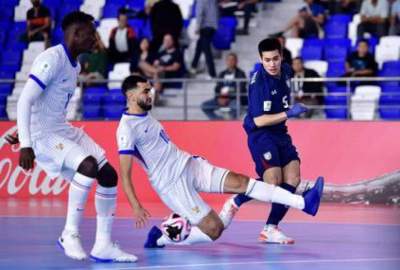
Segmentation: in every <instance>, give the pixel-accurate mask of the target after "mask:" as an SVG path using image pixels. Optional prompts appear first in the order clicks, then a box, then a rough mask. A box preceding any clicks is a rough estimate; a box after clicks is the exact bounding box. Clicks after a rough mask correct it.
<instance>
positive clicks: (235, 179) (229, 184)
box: [224, 172, 249, 193]
mask: <svg viewBox="0 0 400 270" xmlns="http://www.w3.org/2000/svg"><path fill="white" fill-rule="evenodd" d="M248 184H249V178H248V177H247V176H244V175H242V174H238V173H235V172H229V174H228V177H227V180H226V181H225V188H224V190H225V191H226V192H233V193H244V192H246V190H247V186H248Z"/></svg>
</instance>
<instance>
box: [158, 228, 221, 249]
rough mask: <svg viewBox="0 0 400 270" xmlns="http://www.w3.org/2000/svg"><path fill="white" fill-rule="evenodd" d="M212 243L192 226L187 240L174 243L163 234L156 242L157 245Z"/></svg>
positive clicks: (205, 235)
mask: <svg viewBox="0 0 400 270" xmlns="http://www.w3.org/2000/svg"><path fill="white" fill-rule="evenodd" d="M212 241H213V240H212V239H211V238H210V237H209V236H208V235H207V234H205V233H203V232H202V231H201V230H200V229H199V227H197V226H193V227H192V230H191V231H190V234H189V236H188V238H186V239H185V240H184V241H182V242H174V241H172V240H171V239H169V238H168V237H167V236H165V235H164V234H163V235H162V236H161V237H160V238H159V239H158V240H157V245H191V244H195V243H209V242H212Z"/></svg>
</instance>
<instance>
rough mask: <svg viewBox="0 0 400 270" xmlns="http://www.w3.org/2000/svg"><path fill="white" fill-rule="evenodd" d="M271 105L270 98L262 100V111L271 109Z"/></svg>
mask: <svg viewBox="0 0 400 270" xmlns="http://www.w3.org/2000/svg"><path fill="white" fill-rule="evenodd" d="M271 105H272V102H271V100H267V101H264V112H269V111H270V110H271Z"/></svg>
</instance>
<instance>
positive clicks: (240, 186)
mask: <svg viewBox="0 0 400 270" xmlns="http://www.w3.org/2000/svg"><path fill="white" fill-rule="evenodd" d="M323 187H324V179H323V177H319V178H318V179H317V181H316V183H315V185H314V187H313V188H311V189H310V190H308V191H307V192H306V193H305V194H303V196H300V195H296V194H292V193H290V192H289V191H287V190H285V189H282V188H280V187H278V186H275V185H271V184H267V183H265V182H261V181H256V180H255V179H251V178H250V179H249V178H248V177H246V176H244V175H240V174H236V173H233V172H230V173H229V174H228V176H227V178H226V180H225V183H224V192H226V193H242V194H243V193H244V194H245V195H247V196H248V197H251V198H253V199H256V200H259V201H264V202H274V203H279V204H284V205H287V206H290V207H293V208H297V209H300V210H303V211H304V212H306V213H307V214H310V215H313V216H315V215H316V214H317V212H318V208H319V204H320V201H321V197H322V191H323Z"/></svg>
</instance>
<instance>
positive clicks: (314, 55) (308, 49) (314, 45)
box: [301, 38, 324, 61]
mask: <svg viewBox="0 0 400 270" xmlns="http://www.w3.org/2000/svg"><path fill="white" fill-rule="evenodd" d="M323 45H324V43H323V40H321V39H317V38H311V39H305V40H304V43H303V47H302V48H301V57H302V58H303V60H305V61H306V60H321V59H322V48H323Z"/></svg>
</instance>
